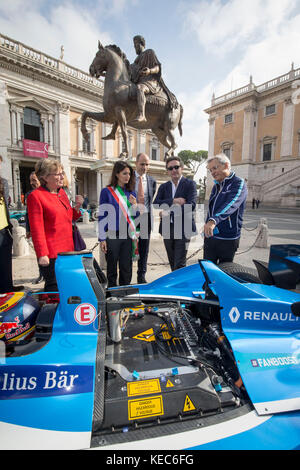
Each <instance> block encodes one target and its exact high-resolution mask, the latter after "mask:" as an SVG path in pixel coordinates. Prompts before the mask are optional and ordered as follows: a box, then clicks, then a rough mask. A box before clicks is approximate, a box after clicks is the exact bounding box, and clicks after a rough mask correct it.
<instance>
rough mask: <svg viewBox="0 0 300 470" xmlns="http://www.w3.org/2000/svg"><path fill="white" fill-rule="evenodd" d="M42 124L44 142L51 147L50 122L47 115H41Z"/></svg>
mask: <svg viewBox="0 0 300 470" xmlns="http://www.w3.org/2000/svg"><path fill="white" fill-rule="evenodd" d="M41 123H42V125H43V129H44V142H45V143H47V144H48V145H49V121H48V115H47V114H41Z"/></svg>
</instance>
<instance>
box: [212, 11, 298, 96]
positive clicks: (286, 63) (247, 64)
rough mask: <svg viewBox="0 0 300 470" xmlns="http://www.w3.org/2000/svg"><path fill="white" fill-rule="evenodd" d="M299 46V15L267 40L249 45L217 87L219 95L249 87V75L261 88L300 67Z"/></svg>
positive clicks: (284, 24)
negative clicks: (299, 58) (245, 86)
mask: <svg viewBox="0 0 300 470" xmlns="http://www.w3.org/2000/svg"><path fill="white" fill-rule="evenodd" d="M299 44H300V15H297V16H295V17H293V18H291V19H290V20H287V21H285V22H284V23H283V24H282V25H279V26H278V29H277V30H274V31H273V33H272V34H270V35H269V36H268V37H267V38H264V39H263V40H261V41H260V42H255V43H253V44H251V45H249V46H248V48H247V49H246V51H245V54H244V56H243V57H242V59H241V60H240V62H238V63H237V64H236V65H235V66H234V67H233V68H232V70H231V72H230V73H229V74H228V75H227V77H225V78H224V80H222V81H221V82H219V83H218V84H216V88H215V89H216V96H220V95H222V94H224V93H228V91H231V89H236V88H240V87H242V86H244V85H246V84H247V83H249V77H250V75H252V76H253V81H254V83H255V85H260V84H262V83H264V82H266V81H269V80H271V79H273V78H275V77H277V76H280V75H284V74H285V73H287V72H289V70H290V68H291V63H292V62H294V66H295V68H299V67H300V60H299V61H297V59H298V57H299Z"/></svg>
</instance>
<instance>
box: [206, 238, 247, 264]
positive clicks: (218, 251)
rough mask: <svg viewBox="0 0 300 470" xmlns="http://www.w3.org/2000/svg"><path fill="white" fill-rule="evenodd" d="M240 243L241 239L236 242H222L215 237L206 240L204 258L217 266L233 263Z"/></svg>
mask: <svg viewBox="0 0 300 470" xmlns="http://www.w3.org/2000/svg"><path fill="white" fill-rule="evenodd" d="M239 243H240V239H239V238H238V239H236V240H220V239H218V238H214V237H210V238H205V239H204V252H203V258H204V259H207V260H209V261H212V262H213V263H215V264H219V263H226V262H229V263H231V262H232V261H233V258H234V255H235V252H236V250H237V249H238V247H239Z"/></svg>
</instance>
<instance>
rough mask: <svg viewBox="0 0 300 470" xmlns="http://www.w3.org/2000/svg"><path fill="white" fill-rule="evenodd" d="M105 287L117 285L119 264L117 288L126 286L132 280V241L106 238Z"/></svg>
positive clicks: (129, 239)
mask: <svg viewBox="0 0 300 470" xmlns="http://www.w3.org/2000/svg"><path fill="white" fill-rule="evenodd" d="M106 242H107V253H106V262H107V271H106V274H107V281H108V284H107V287H115V286H116V285H117V277H118V264H119V286H127V285H128V284H130V282H131V278H132V239H131V238H126V239H125V240H123V239H121V238H120V239H119V238H116V239H113V238H107V239H106Z"/></svg>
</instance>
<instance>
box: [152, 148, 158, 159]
mask: <svg viewBox="0 0 300 470" xmlns="http://www.w3.org/2000/svg"><path fill="white" fill-rule="evenodd" d="M151 159H152V160H157V149H155V148H152V152H151Z"/></svg>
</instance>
